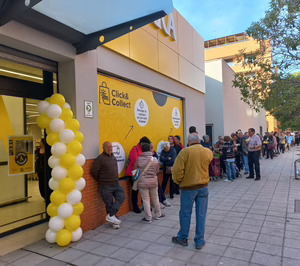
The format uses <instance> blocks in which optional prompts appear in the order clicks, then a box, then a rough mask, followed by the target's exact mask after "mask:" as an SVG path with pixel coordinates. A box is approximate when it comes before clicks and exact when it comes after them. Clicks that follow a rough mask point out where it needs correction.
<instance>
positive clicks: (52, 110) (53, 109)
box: [47, 104, 62, 119]
mask: <svg viewBox="0 0 300 266" xmlns="http://www.w3.org/2000/svg"><path fill="white" fill-rule="evenodd" d="M61 112H62V110H61V108H60V107H59V106H58V105H57V104H50V105H49V107H48V108H47V115H48V116H49V117H50V118H52V119H54V118H59V117H60V116H61Z"/></svg>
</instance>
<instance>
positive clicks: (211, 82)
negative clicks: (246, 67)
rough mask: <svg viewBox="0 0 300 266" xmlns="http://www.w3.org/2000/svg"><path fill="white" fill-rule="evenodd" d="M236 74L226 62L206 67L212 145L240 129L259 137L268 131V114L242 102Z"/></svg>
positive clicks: (207, 125) (217, 61) (206, 115)
mask: <svg viewBox="0 0 300 266" xmlns="http://www.w3.org/2000/svg"><path fill="white" fill-rule="evenodd" d="M234 74H235V72H234V71H233V70H232V68H231V67H230V66H228V64H227V63H226V62H225V61H224V60H223V59H219V60H211V61H208V62H206V63H205V85H206V94H205V117H206V127H207V129H209V130H211V131H212V133H211V135H212V141H213V143H215V142H217V141H218V137H219V136H226V135H227V136H230V135H231V134H232V133H235V132H236V131H237V130H238V129H241V130H242V132H247V131H248V129H249V128H250V127H253V128H254V129H255V131H256V132H257V133H260V134H262V133H264V132H265V131H266V112H265V111H261V112H259V113H256V112H255V111H254V110H253V109H251V108H250V107H249V106H248V105H247V104H246V103H244V102H243V101H241V100H240V92H239V90H238V89H237V88H235V87H233V86H232V80H233V78H234Z"/></svg>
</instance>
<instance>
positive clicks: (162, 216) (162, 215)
mask: <svg viewBox="0 0 300 266" xmlns="http://www.w3.org/2000/svg"><path fill="white" fill-rule="evenodd" d="M164 217H166V215H164V214H163V213H162V214H161V215H160V216H158V217H155V218H154V219H155V220H160V219H161V218H164Z"/></svg>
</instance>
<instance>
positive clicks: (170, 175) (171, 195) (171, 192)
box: [162, 171, 174, 199]
mask: <svg viewBox="0 0 300 266" xmlns="http://www.w3.org/2000/svg"><path fill="white" fill-rule="evenodd" d="M169 179H170V198H171V199H172V198H174V181H173V179H172V174H167V173H166V172H165V171H164V180H163V183H162V190H163V192H164V193H165V192H166V187H167V184H168V181H169Z"/></svg>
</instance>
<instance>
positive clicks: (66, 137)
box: [59, 129, 75, 144]
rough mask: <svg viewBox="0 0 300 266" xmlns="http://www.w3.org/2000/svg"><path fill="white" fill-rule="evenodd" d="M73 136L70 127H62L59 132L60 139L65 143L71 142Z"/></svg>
mask: <svg viewBox="0 0 300 266" xmlns="http://www.w3.org/2000/svg"><path fill="white" fill-rule="evenodd" d="M74 136H75V135H74V132H73V131H72V130H71V129H64V130H62V131H61V132H60V133H59V137H60V141H61V142H63V143H66V144H68V143H70V142H72V141H73V140H74Z"/></svg>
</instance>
